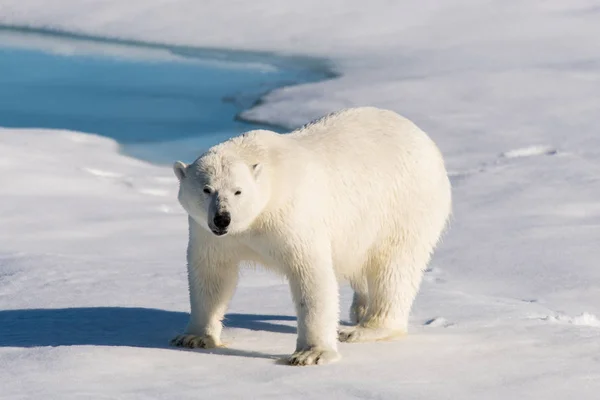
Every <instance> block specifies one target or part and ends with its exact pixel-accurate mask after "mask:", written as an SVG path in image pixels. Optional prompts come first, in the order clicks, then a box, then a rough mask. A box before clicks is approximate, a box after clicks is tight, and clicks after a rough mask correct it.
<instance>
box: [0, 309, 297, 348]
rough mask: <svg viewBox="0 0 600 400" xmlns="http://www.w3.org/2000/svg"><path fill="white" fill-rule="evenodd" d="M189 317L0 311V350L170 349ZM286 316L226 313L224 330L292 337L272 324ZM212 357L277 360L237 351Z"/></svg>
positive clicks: (136, 311) (82, 311) (100, 311)
mask: <svg viewBox="0 0 600 400" xmlns="http://www.w3.org/2000/svg"><path fill="white" fill-rule="evenodd" d="M188 317H189V314H187V313H183V312H176V311H165V310H159V309H152V308H127V307H90V308H58V309H25V310H3V311H0V347H40V346H77V345H97V346H129V347H145V348H158V349H166V348H170V349H175V348H173V347H170V346H169V340H170V339H171V338H173V337H174V336H176V335H177V334H179V333H181V332H182V330H183V328H185V325H186V323H187V320H188ZM295 320H296V318H295V317H291V316H285V315H254V314H233V313H232V314H227V315H226V316H225V321H224V323H225V326H226V327H231V328H243V329H250V330H256V331H268V332H277V333H295V332H296V328H295V327H294V326H289V325H284V324H278V323H275V322H273V321H295ZM211 352H212V353H217V354H223V355H236V356H245V357H260V358H276V356H274V355H268V354H262V353H258V352H248V351H244V350H236V349H227V348H223V349H213V350H212V351H211Z"/></svg>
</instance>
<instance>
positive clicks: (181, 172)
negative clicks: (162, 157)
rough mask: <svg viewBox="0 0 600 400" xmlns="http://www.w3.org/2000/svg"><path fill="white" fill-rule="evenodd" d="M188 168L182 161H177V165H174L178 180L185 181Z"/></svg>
mask: <svg viewBox="0 0 600 400" xmlns="http://www.w3.org/2000/svg"><path fill="white" fill-rule="evenodd" d="M186 167H187V165H185V164H184V163H182V162H181V161H175V164H173V172H175V176H176V177H177V179H179V180H182V179H183V177H184V176H185V169H186Z"/></svg>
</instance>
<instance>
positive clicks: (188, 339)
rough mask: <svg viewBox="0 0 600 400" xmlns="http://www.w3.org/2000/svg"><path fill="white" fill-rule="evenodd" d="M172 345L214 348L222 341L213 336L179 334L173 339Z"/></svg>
mask: <svg viewBox="0 0 600 400" xmlns="http://www.w3.org/2000/svg"><path fill="white" fill-rule="evenodd" d="M170 344H171V346H175V347H187V348H188V349H213V348H215V347H220V342H219V340H218V339H216V338H214V337H213V336H197V335H177V336H175V337H174V338H173V339H172V340H171V343H170Z"/></svg>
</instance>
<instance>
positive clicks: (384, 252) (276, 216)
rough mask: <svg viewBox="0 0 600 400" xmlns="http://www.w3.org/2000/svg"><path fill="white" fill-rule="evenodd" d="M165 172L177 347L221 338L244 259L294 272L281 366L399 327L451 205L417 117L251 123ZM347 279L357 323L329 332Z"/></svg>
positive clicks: (368, 111) (324, 356)
mask: <svg viewBox="0 0 600 400" xmlns="http://www.w3.org/2000/svg"><path fill="white" fill-rule="evenodd" d="M173 169H174V172H175V175H176V176H177V178H178V179H179V195H178V199H179V202H180V204H181V205H182V206H183V208H184V209H185V210H186V211H187V213H188V223H189V243H188V249H187V260H188V277H189V289H190V303H191V316H190V320H189V323H188V326H187V329H186V331H185V333H184V334H182V335H179V336H177V337H175V338H174V339H173V340H172V341H171V344H172V345H175V346H182V347H190V348H194V347H201V348H211V347H218V346H220V345H221V340H220V335H221V330H222V325H221V321H222V319H223V317H224V314H225V311H226V307H227V305H228V303H229V300H230V299H231V297H232V295H233V292H234V290H235V287H236V284H237V279H238V268H239V266H240V264H243V263H244V262H249V263H256V264H260V265H262V266H264V267H266V268H268V269H273V270H274V271H277V272H279V273H282V274H284V275H285V276H286V277H287V280H288V281H289V286H290V289H291V293H292V297H293V300H294V303H295V308H296V313H297V317H298V336H297V344H296V351H295V352H294V353H293V354H292V355H291V356H290V357H289V358H288V363H289V364H292V365H312V364H325V363H328V362H333V361H336V360H338V359H339V358H340V356H339V353H338V350H337V342H338V340H339V341H342V342H361V341H372V340H384V339H392V338H395V337H398V336H401V335H404V334H405V333H406V331H407V325H408V317H409V312H410V309H411V306H412V303H413V300H414V298H415V296H416V294H417V291H418V288H419V286H420V283H421V279H422V276H423V272H424V270H425V268H426V266H427V264H428V262H429V259H430V256H431V254H432V251H433V250H434V247H435V246H436V244H437V242H438V240H439V238H440V235H441V233H442V231H443V230H444V229H445V226H446V224H447V220H448V218H449V215H450V213H451V187H450V182H449V180H448V175H447V173H446V169H445V167H444V161H443V159H442V155H441V153H440V151H439V150H438V148H437V147H436V145H435V144H434V142H433V141H432V140H431V139H430V138H429V137H428V136H427V135H426V134H425V133H424V132H423V131H421V130H420V129H419V128H418V127H417V126H415V125H414V124H413V123H412V122H410V121H409V120H407V119H405V118H403V117H401V116H399V115H398V114H396V113H395V112H392V111H389V110H382V109H378V108H373V107H361V108H353V109H346V110H342V111H340V112H337V113H333V114H331V115H328V116H326V117H323V118H321V119H319V120H317V121H314V122H312V123H309V124H308V125H306V126H304V127H302V128H300V129H298V130H295V131H293V132H291V133H287V134H278V133H275V132H270V131H266V130H255V131H250V132H247V133H245V134H243V135H241V136H238V137H235V138H232V139H229V140H227V141H225V142H223V143H221V144H218V145H216V146H214V147H212V148H210V149H209V150H208V151H207V152H206V153H204V154H203V155H201V156H200V157H199V158H198V159H197V160H196V161H194V162H193V163H192V164H190V165H186V164H184V163H182V162H180V161H178V162H176V163H175V164H174V166H173ZM342 280H345V281H349V283H350V285H351V286H352V288H353V289H354V298H353V302H352V306H351V311H350V315H351V319H352V321H353V323H355V324H356V325H355V326H351V327H346V328H343V329H339V330H338V322H339V303H338V282H339V281H342Z"/></svg>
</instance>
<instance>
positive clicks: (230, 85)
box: [0, 37, 327, 163]
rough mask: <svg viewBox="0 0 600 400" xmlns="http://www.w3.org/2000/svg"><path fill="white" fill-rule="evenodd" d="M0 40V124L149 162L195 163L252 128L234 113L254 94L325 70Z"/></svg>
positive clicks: (263, 60) (214, 56)
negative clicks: (104, 144)
mask: <svg viewBox="0 0 600 400" xmlns="http://www.w3.org/2000/svg"><path fill="white" fill-rule="evenodd" d="M1 39H2V38H1V37H0V126H3V127H28V128H31V127H34V128H56V129H70V130H77V131H82V132H88V133H96V134H99V135H103V136H106V137H110V138H113V139H115V140H117V141H118V142H119V143H120V144H121V148H122V151H123V152H124V153H126V154H128V155H132V156H134V157H138V158H141V159H143V160H146V161H150V162H153V163H171V162H172V161H173V160H175V159H181V160H187V161H192V160H193V159H194V158H195V157H196V156H198V155H199V154H200V152H202V151H203V150H205V149H206V148H207V147H209V146H211V145H213V144H215V143H218V142H220V141H222V140H225V139H227V138H229V137H232V136H235V135H238V134H240V133H242V132H244V131H247V130H249V129H253V128H256V127H257V125H251V124H248V123H245V122H242V121H239V120H237V119H236V115H237V114H238V113H239V112H240V111H242V110H243V109H246V108H248V107H250V106H252V104H253V103H254V102H256V101H257V100H258V98H259V97H260V95H261V94H264V93H265V92H267V91H269V90H272V89H274V88H276V87H280V86H282V85H286V84H294V83H302V82H310V81H316V80H320V79H324V78H325V77H326V75H327V74H326V72H324V71H323V70H319V69H316V68H310V67H307V66H306V65H299V64H298V63H295V62H293V60H289V61H286V60H283V59H279V58H276V57H274V56H266V55H264V56H257V55H253V56H252V59H251V60H249V61H248V62H246V61H245V60H244V57H243V55H242V56H240V54H237V55H236V54H235V53H228V52H223V53H218V52H214V51H213V52H211V53H210V55H209V56H206V55H203V54H202V53H201V52H199V53H197V54H186V56H185V58H179V59H164V60H161V59H160V58H157V59H150V60H148V59H136V58H129V57H116V56H111V55H103V54H102V53H99V54H89V53H88V54H75V55H61V54H57V53H55V52H49V51H43V50H37V49H26V48H20V47H18V46H17V47H15V46H14V44H11V45H7V44H6V43H5V44H4V45H3V43H2V40H1ZM188 53H189V52H188ZM179 55H180V54H179ZM233 56H235V57H233ZM271 129H272V128H271Z"/></svg>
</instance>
